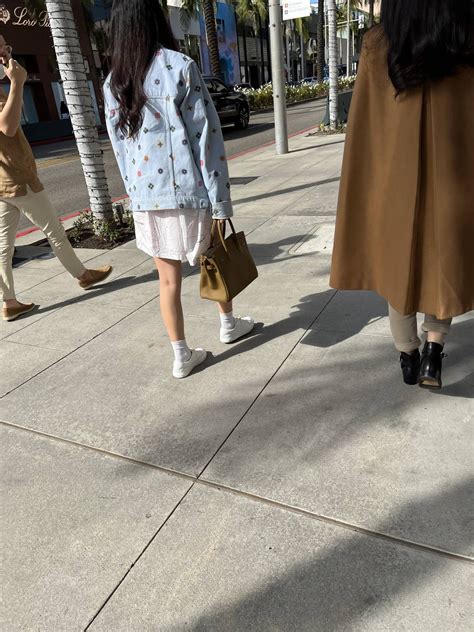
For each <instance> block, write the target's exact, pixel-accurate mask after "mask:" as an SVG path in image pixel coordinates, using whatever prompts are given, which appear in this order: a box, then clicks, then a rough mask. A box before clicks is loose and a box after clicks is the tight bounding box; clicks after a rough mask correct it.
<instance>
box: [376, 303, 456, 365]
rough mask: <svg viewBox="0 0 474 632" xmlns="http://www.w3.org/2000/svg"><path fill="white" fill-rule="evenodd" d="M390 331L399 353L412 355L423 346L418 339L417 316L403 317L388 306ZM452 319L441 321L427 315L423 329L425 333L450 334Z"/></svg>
mask: <svg viewBox="0 0 474 632" xmlns="http://www.w3.org/2000/svg"><path fill="white" fill-rule="evenodd" d="M388 315H389V318H390V329H391V330H392V336H393V340H394V342H395V347H396V348H397V349H398V351H403V352H405V353H410V352H411V351H414V350H415V349H418V347H419V346H420V345H421V340H420V339H419V337H418V324H417V320H416V313H415V314H408V315H403V314H400V313H399V312H397V311H396V310H395V309H393V307H392V306H391V305H389V306H388ZM451 321H452V318H448V319H446V320H439V319H438V318H436V317H435V316H430V315H429V314H426V315H425V321H424V323H423V325H422V329H423V331H424V332H425V333H428V332H429V331H433V332H436V333H439V334H445V335H447V334H449V330H450V327H451Z"/></svg>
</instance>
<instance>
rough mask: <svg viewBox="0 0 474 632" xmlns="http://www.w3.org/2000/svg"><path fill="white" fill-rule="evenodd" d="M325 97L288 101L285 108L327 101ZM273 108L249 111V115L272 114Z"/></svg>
mask: <svg viewBox="0 0 474 632" xmlns="http://www.w3.org/2000/svg"><path fill="white" fill-rule="evenodd" d="M327 98H328V97H327V95H326V96H324V97H315V98H314V99H303V100H302V101H290V102H289V103H287V104H286V107H287V108H291V107H294V106H295V105H301V104H302V103H313V102H314V101H324V100H325V99H327ZM274 109H275V108H262V109H261V110H250V114H265V113H267V112H273V111H274Z"/></svg>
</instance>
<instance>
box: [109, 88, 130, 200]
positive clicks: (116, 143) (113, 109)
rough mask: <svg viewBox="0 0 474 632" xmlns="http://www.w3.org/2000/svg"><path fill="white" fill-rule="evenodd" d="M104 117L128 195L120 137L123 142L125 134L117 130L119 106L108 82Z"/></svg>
mask: <svg viewBox="0 0 474 632" xmlns="http://www.w3.org/2000/svg"><path fill="white" fill-rule="evenodd" d="M104 116H105V124H106V126H107V133H108V135H109V138H110V142H111V144H112V149H113V150H114V154H115V159H116V160H117V165H118V168H119V171H120V175H121V176H122V180H123V183H124V185H125V189H126V190H127V193H128V187H127V181H126V180H127V177H126V173H127V171H126V169H125V156H124V155H123V154H124V149H123V143H121V142H120V137H121V139H122V140H123V134H122V133H121V132H120V130H118V129H117V127H116V124H117V121H118V105H117V103H116V102H115V99H114V98H113V96H112V94H111V93H110V87H109V85H108V81H106V83H105V84H104Z"/></svg>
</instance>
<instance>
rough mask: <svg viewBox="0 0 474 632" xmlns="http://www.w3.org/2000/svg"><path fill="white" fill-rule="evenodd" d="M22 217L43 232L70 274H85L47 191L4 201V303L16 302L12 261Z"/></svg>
mask: <svg viewBox="0 0 474 632" xmlns="http://www.w3.org/2000/svg"><path fill="white" fill-rule="evenodd" d="M21 213H23V214H24V215H26V217H27V218H28V219H29V220H30V222H32V223H33V224H35V226H37V227H38V228H40V229H41V230H42V231H43V233H44V234H45V235H46V237H47V238H48V240H49V243H50V244H51V247H52V249H53V252H54V254H55V255H56V257H57V258H58V259H59V261H60V262H61V263H62V264H63V266H64V267H65V268H66V270H67V271H68V272H69V274H71V275H72V276H73V277H75V278H76V279H77V278H78V277H80V276H81V275H82V274H83V273H84V271H85V268H84V266H83V265H82V263H81V261H80V260H79V259H78V257H77V255H76V253H75V252H74V250H73V247H72V246H71V244H70V243H69V240H68V238H67V235H66V232H65V230H64V227H63V225H62V224H61V222H60V221H59V219H58V218H57V217H56V213H55V212H54V210H53V207H52V206H51V203H50V201H49V199H48V196H47V195H46V193H45V192H44V191H40V192H39V193H34V192H33V191H31V190H28V193H27V194H26V195H22V196H20V197H15V198H0V290H1V292H2V294H3V300H4V301H6V300H10V299H14V298H15V287H14V284H13V271H12V257H13V251H14V248H15V236H16V232H17V230H18V223H19V221H20V215H21Z"/></svg>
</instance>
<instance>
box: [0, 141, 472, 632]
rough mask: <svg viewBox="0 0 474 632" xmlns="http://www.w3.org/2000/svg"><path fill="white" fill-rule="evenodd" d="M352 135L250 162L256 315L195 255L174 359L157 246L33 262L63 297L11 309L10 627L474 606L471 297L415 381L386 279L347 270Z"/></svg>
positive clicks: (240, 162)
mask: <svg viewBox="0 0 474 632" xmlns="http://www.w3.org/2000/svg"><path fill="white" fill-rule="evenodd" d="M343 143H344V137H343V136H329V137H308V136H307V135H300V136H297V137H295V138H293V139H292V140H291V150H292V151H291V153H290V154H288V155H286V156H279V157H277V156H275V154H274V148H273V147H268V148H265V149H262V150H259V151H257V152H253V153H249V154H247V155H245V156H242V157H240V158H238V159H236V160H235V161H232V162H231V163H230V168H231V176H232V177H233V178H237V177H253V178H255V179H254V180H252V181H251V182H248V183H247V184H241V185H237V186H234V187H233V195H234V200H235V214H236V218H235V219H236V227H237V228H239V229H244V230H245V231H246V232H247V235H248V240H249V243H250V244H251V247H252V251H253V253H254V256H255V258H256V261H257V263H258V265H259V272H260V277H259V279H258V281H257V282H255V283H254V284H253V285H252V286H251V287H250V288H248V289H247V290H246V291H245V292H244V293H243V294H242V296H241V297H239V299H238V300H237V301H236V313H238V314H242V315H247V314H252V315H253V316H255V318H256V320H257V322H258V323H259V324H258V325H257V328H256V331H255V334H254V335H253V336H251V337H250V338H248V339H247V340H243V341H241V342H240V343H237V344H235V345H233V346H223V345H221V344H220V343H219V340H218V326H219V323H218V318H217V313H216V309H215V307H214V305H212V304H211V303H210V302H203V301H201V300H200V299H199V295H198V276H197V274H196V272H194V273H193V272H192V271H191V270H190V269H186V279H185V281H184V286H183V287H184V308H185V313H186V315H187V321H186V322H187V338H188V340H189V342H190V344H192V345H199V346H203V347H205V348H206V349H208V350H209V351H210V352H211V353H212V357H211V358H210V359H209V361H208V362H207V364H206V365H205V367H204V368H203V369H202V370H200V371H198V372H197V373H196V374H194V375H193V376H191V377H190V378H188V379H186V380H183V381H177V380H174V379H173V378H172V377H171V359H172V354H171V350H170V346H169V343H168V341H167V338H166V334H165V331H164V328H163V326H162V324H161V321H160V318H159V311H158V298H157V295H158V284H157V281H156V275H155V272H154V270H153V264H152V262H151V261H150V260H149V259H148V258H147V257H146V256H145V255H143V254H142V253H141V252H139V251H138V250H137V249H136V248H135V246H134V244H133V243H131V244H127V245H125V246H122V247H120V248H117V249H115V250H113V251H111V252H103V251H92V250H82V251H78V252H79V253H80V256H81V258H82V259H83V260H84V261H88V262H89V263H90V264H91V265H94V266H98V265H102V264H103V263H106V262H110V263H112V264H113V265H114V273H113V277H112V280H111V281H110V282H109V283H107V284H105V285H104V286H103V287H100V288H97V289H95V290H93V291H90V292H83V291H80V290H79V289H78V288H77V287H76V285H75V283H74V282H73V281H72V280H71V279H70V278H69V277H68V276H67V274H66V273H64V272H63V271H62V268H61V266H60V265H59V264H58V262H57V261H56V260H55V259H54V258H43V259H40V260H31V261H29V262H27V263H26V264H24V265H22V266H21V267H19V268H16V269H15V280H16V283H17V286H18V289H19V290H20V291H21V295H20V299H25V300H33V301H35V302H37V303H39V304H40V305H41V309H40V310H39V311H38V312H36V313H34V314H32V315H31V316H30V317H29V318H24V319H22V320H18V321H15V322H12V323H3V322H2V323H1V325H0V337H1V338H2V340H1V346H2V355H1V360H0V366H1V378H0V383H1V389H2V390H1V395H3V398H2V399H0V419H1V420H2V421H3V422H5V423H4V425H3V432H2V434H3V444H4V446H5V447H6V448H7V451H6V453H7V456H6V457H4V461H3V479H4V481H5V488H6V491H5V492H4V495H3V529H2V535H3V544H4V551H5V557H6V563H5V568H6V569H7V570H6V582H5V583H6V587H5V589H4V594H5V604H6V606H5V615H4V623H3V626H2V627H1V629H2V630H5V631H8V632H11V631H14V630H22V631H23V630H27V631H30V630H42V631H43V630H45V631H48V632H49V631H51V632H73V631H76V630H85V629H89V630H93V631H94V632H98V631H104V632H132V631H133V632H148V631H149V632H151V631H153V632H155V631H158V630H160V631H162V630H163V631H167V632H169V631H173V632H177V631H181V630H188V631H191V630H192V631H195V632H197V631H199V632H207V631H211V630H212V631H216V632H225V631H229V632H234V631H235V632H240V631H245V632H247V631H251V632H254V631H258V632H260V631H265V632H266V631H272V632H273V631H279V632H280V631H284V632H287V631H288V632H300V631H308V632H331V631H335V630H337V631H341V630H344V631H346V630H347V631H351V632H352V631H354V630H356V631H361V632H382V631H384V630H388V631H399V630H400V631H401V630H406V631H408V632H412V631H415V630H416V631H418V630H419V631H421V632H427V631H430V632H433V631H435V632H437V631H439V632H449V631H454V630H456V631H464V630H466V631H467V630H471V629H472V621H473V616H472V605H471V599H470V594H469V589H468V581H469V578H470V577H472V573H471V569H472V566H470V565H469V557H468V556H469V555H472V539H471V531H470V528H469V517H470V515H471V512H470V504H469V498H470V494H469V492H470V491H471V489H472V487H470V484H471V480H472V479H471V475H472V439H473V435H472V420H473V411H474V407H473V402H472V398H473V395H474V382H473V373H472V358H473V354H474V336H473V325H474V319H473V316H472V315H467V316H465V317H462V318H458V319H456V320H455V324H454V326H453V330H452V337H451V338H450V342H449V348H448V350H447V351H448V353H449V357H448V358H447V360H446V365H445V371H444V378H445V380H444V381H445V388H444V389H443V391H442V392H441V393H439V394H435V393H430V392H428V391H423V390H421V389H419V388H416V387H407V386H404V385H403V384H402V383H401V377H400V374H399V373H400V370H399V366H398V362H397V355H396V352H395V351H394V349H393V346H392V342H391V338H390V335H389V328H388V322H387V315H386V314H387V310H386V306H385V304H384V302H383V301H382V300H381V299H379V298H378V297H377V296H375V295H372V294H369V293H344V292H335V291H333V290H331V289H329V287H328V272H329V266H330V254H331V244H332V233H333V228H334V220H335V207H336V197H337V189H338V183H339V174H340V165H341V159H342V151H343V146H344V145H343ZM471 561H472V558H471Z"/></svg>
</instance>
